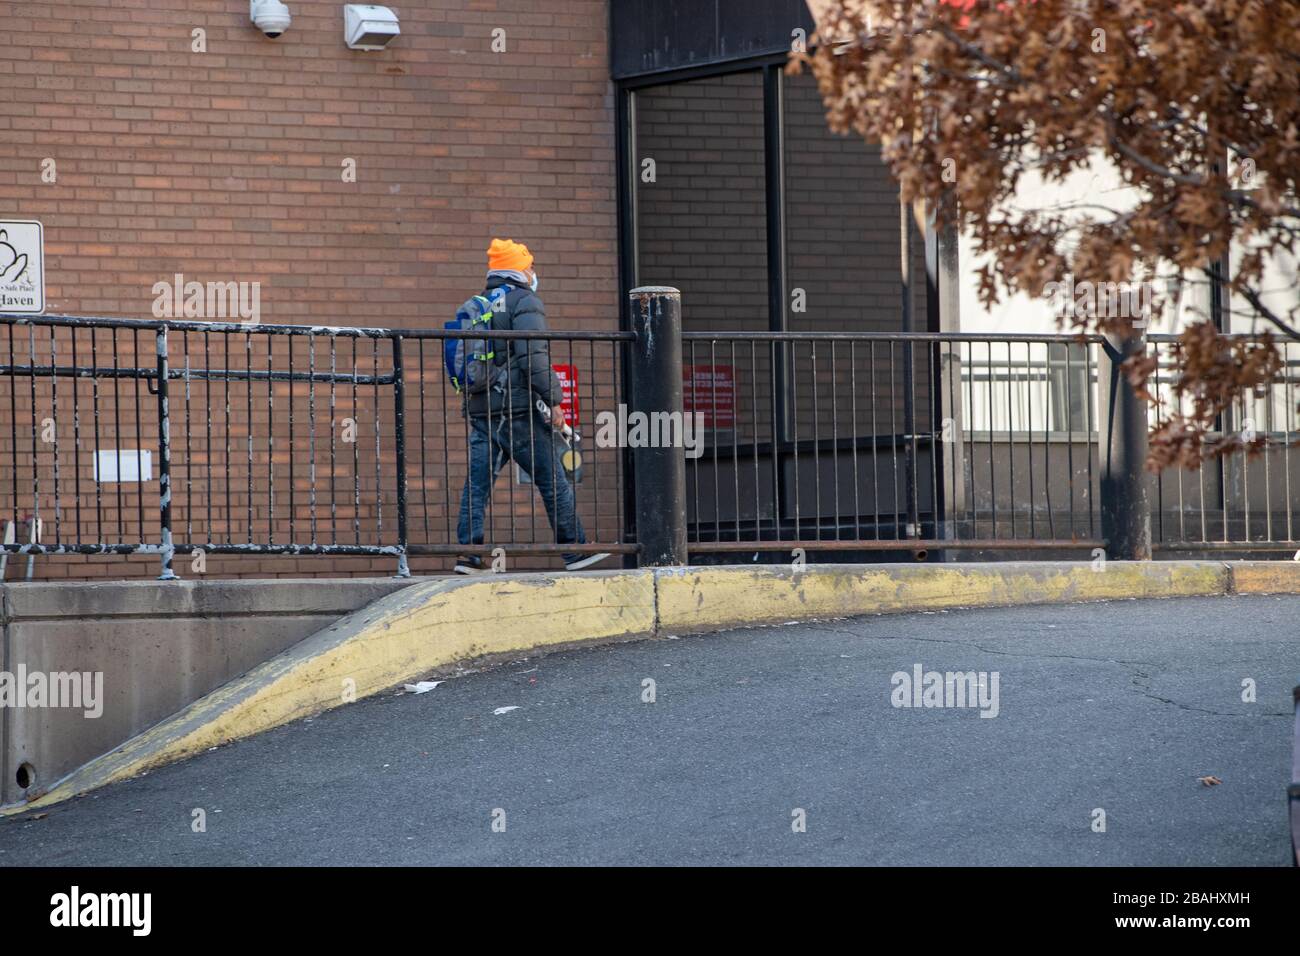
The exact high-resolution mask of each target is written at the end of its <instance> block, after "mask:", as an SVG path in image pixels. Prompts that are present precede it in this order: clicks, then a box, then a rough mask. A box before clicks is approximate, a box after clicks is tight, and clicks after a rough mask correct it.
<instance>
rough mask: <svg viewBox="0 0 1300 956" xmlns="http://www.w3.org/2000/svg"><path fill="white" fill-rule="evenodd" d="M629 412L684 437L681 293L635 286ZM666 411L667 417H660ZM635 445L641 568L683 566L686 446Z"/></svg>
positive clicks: (651, 425) (661, 287) (637, 522)
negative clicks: (672, 424)
mask: <svg viewBox="0 0 1300 956" xmlns="http://www.w3.org/2000/svg"><path fill="white" fill-rule="evenodd" d="M629 294H630V295H631V297H632V309H631V314H632V329H633V331H634V332H636V341H635V342H634V343H633V345H632V362H631V385H632V408H631V409H630V410H629V411H630V413H637V412H640V413H642V414H644V415H646V416H647V418H648V419H649V422H650V423H651V424H650V431H652V432H653V431H654V430H655V429H656V427H657V426H656V425H655V423H656V422H659V421H664V420H666V421H669V422H675V423H678V424H679V425H680V426H681V428H680V430H679V432H678V433H679V434H682V435H685V434H686V432H685V426H686V421H685V417H684V413H683V411H682V294H681V293H680V292H678V291H677V290H676V289H671V288H667V287H663V286H644V287H642V288H639V289H633V290H632V291H631V293H629ZM665 413H666V414H667V416H668V417H667V419H661V418H659V417H658V416H661V415H664V414H665ZM641 444H642V446H643V447H638V448H635V449H633V452H632V462H633V469H634V471H635V479H634V480H635V492H634V493H635V496H636V538H637V544H638V545H639V548H640V564H641V566H642V567H662V566H667V565H683V564H686V560H687V557H686V449H685V448H669V447H645V446H652V445H661V444H663V443H662V442H653V441H650V442H643V443H641Z"/></svg>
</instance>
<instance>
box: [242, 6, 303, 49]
mask: <svg viewBox="0 0 1300 956" xmlns="http://www.w3.org/2000/svg"><path fill="white" fill-rule="evenodd" d="M248 18H249V19H250V20H252V21H253V26H255V27H257V28H258V29H259V30H261V31H262V32H263V33H265V34H266V35H267V36H268V37H270V38H271V39H272V40H274V39H275V38H276V37H278V36H279V35H280V34H281V33H283V32H284V31H285V30H287V29H289V24H290V23H292V22H293V18H292V17H291V16H289V8H288V7H286V6H285V5H284V4H283V3H281V2H280V0H248Z"/></svg>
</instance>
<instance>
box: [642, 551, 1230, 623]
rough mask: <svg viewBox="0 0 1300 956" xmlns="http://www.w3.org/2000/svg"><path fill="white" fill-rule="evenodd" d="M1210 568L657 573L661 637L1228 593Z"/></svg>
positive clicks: (1012, 565)
mask: <svg viewBox="0 0 1300 956" xmlns="http://www.w3.org/2000/svg"><path fill="white" fill-rule="evenodd" d="M1228 577H1229V576H1228V571H1227V569H1226V568H1225V566H1224V565H1222V564H1217V563H1211V562H1192V561H1187V562H1173V561H1171V562H1163V561H1162V562H1160V563H1158V564H1157V563H1152V562H1123V561H1108V562H1105V563H1104V564H1100V565H1094V564H1093V563H1091V562H1080V563H1074V562H1069V563H1066V562H1062V563H1059V564H1058V563H1053V564H1043V563H1038V562H1034V563H1029V562H1025V563H1021V562H1006V563H991V564H980V565H975V564H966V565H961V564H918V565H905V564H894V565H814V566H811V567H807V568H805V569H803V570H802V571H796V570H793V569H792V568H789V567H775V566H765V567H757V568H721V567H720V568H675V569H671V570H661V571H659V572H658V573H657V578H656V582H655V583H656V591H657V602H658V608H659V627H660V629H661V630H662V631H665V632H668V631H678V632H681V631H711V630H716V629H718V628H722V627H737V626H741V625H745V624H756V623H771V622H776V621H790V620H798V619H800V618H808V617H847V616H851V615H854V614H880V613H885V612H890V611H911V610H929V609H934V608H952V607H998V606H1003V605H1011V604H1046V603H1053V602H1065V601H1097V600H1105V599H1115V598H1150V597H1194V596H1198V595H1209V594H1224V593H1226V592H1227V589H1228Z"/></svg>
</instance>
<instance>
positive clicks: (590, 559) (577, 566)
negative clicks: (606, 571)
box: [564, 551, 610, 571]
mask: <svg viewBox="0 0 1300 956" xmlns="http://www.w3.org/2000/svg"><path fill="white" fill-rule="evenodd" d="M608 557H610V552H608V551H602V552H600V553H599V554H589V555H587V556H586V557H585V558H579V559H578V560H577V561H569V562H568V563H566V564H565V565H564V570H566V571H581V570H582V569H583V568H589V567H591V566H592V565H593V564H600V562H602V561H604V560H605V559H606V558H608Z"/></svg>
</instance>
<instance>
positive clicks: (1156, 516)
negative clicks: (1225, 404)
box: [1147, 335, 1300, 553]
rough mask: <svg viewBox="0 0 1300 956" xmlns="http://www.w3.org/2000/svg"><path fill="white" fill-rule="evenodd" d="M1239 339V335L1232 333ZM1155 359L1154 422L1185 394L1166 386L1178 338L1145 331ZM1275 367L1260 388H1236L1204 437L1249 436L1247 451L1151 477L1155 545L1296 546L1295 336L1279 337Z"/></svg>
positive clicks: (1299, 456)
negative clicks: (1253, 447)
mask: <svg viewBox="0 0 1300 956" xmlns="http://www.w3.org/2000/svg"><path fill="white" fill-rule="evenodd" d="M1232 338H1246V336H1232ZM1147 340H1148V349H1149V352H1150V354H1151V355H1152V357H1154V358H1155V359H1156V374H1155V376H1154V378H1153V382H1152V385H1151V390H1152V391H1153V393H1154V394H1155V396H1156V397H1157V398H1158V402H1156V403H1155V404H1153V405H1152V406H1151V409H1150V418H1149V421H1150V424H1151V425H1153V426H1155V425H1158V424H1160V423H1161V422H1162V421H1165V420H1167V419H1168V417H1169V416H1170V415H1172V414H1174V413H1175V412H1177V411H1180V410H1182V411H1187V410H1188V404H1189V402H1190V399H1189V398H1188V397H1186V396H1184V397H1183V398H1182V400H1181V402H1180V399H1179V398H1178V397H1177V396H1176V394H1175V392H1174V388H1173V386H1174V384H1175V381H1176V372H1175V362H1176V360H1177V358H1178V349H1179V344H1178V338H1177V337H1176V336H1173V335H1150V336H1148V337H1147ZM1277 347H1278V349H1279V351H1280V353H1281V357H1282V373H1281V374H1280V375H1279V376H1278V377H1277V379H1276V380H1274V381H1273V382H1272V384H1270V385H1269V386H1268V387H1266V388H1263V389H1261V390H1259V391H1258V392H1255V393H1251V394H1243V395H1240V396H1239V397H1238V398H1237V400H1236V402H1234V403H1233V405H1232V407H1231V408H1230V409H1229V410H1228V411H1227V413H1226V414H1225V415H1223V416H1222V417H1221V418H1220V420H1219V422H1218V428H1217V430H1216V431H1215V432H1213V433H1211V434H1210V435H1209V436H1208V438H1207V441H1210V442H1214V441H1218V440H1219V439H1221V438H1222V437H1223V436H1225V435H1227V434H1230V433H1236V434H1237V435H1239V436H1240V437H1241V438H1242V439H1243V440H1245V441H1255V442H1257V443H1258V444H1259V446H1260V447H1259V450H1258V452H1257V453H1255V454H1243V453H1235V454H1231V455H1227V456H1224V457H1222V458H1220V459H1216V460H1213V461H1209V462H1206V463H1205V464H1204V465H1203V466H1202V467H1201V468H1198V469H1196V470H1195V471H1187V470H1184V469H1178V468H1171V469H1168V470H1166V471H1164V472H1161V473H1160V474H1159V475H1157V476H1156V478H1155V492H1154V503H1153V508H1152V524H1153V526H1152V537H1153V540H1154V545H1155V548H1156V550H1158V551H1169V552H1196V551H1231V552H1248V551H1257V552H1261V553H1264V552H1269V551H1275V552H1287V553H1292V552H1295V551H1296V550H1297V549H1300V539H1298V538H1297V534H1298V533H1300V522H1297V521H1296V510H1297V504H1298V503H1300V451H1297V452H1296V453H1294V454H1293V453H1292V446H1293V445H1294V444H1295V443H1296V440H1297V438H1298V437H1300V422H1298V421H1297V404H1296V403H1297V400H1298V399H1300V343H1296V342H1290V341H1281V342H1278V343H1277Z"/></svg>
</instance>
